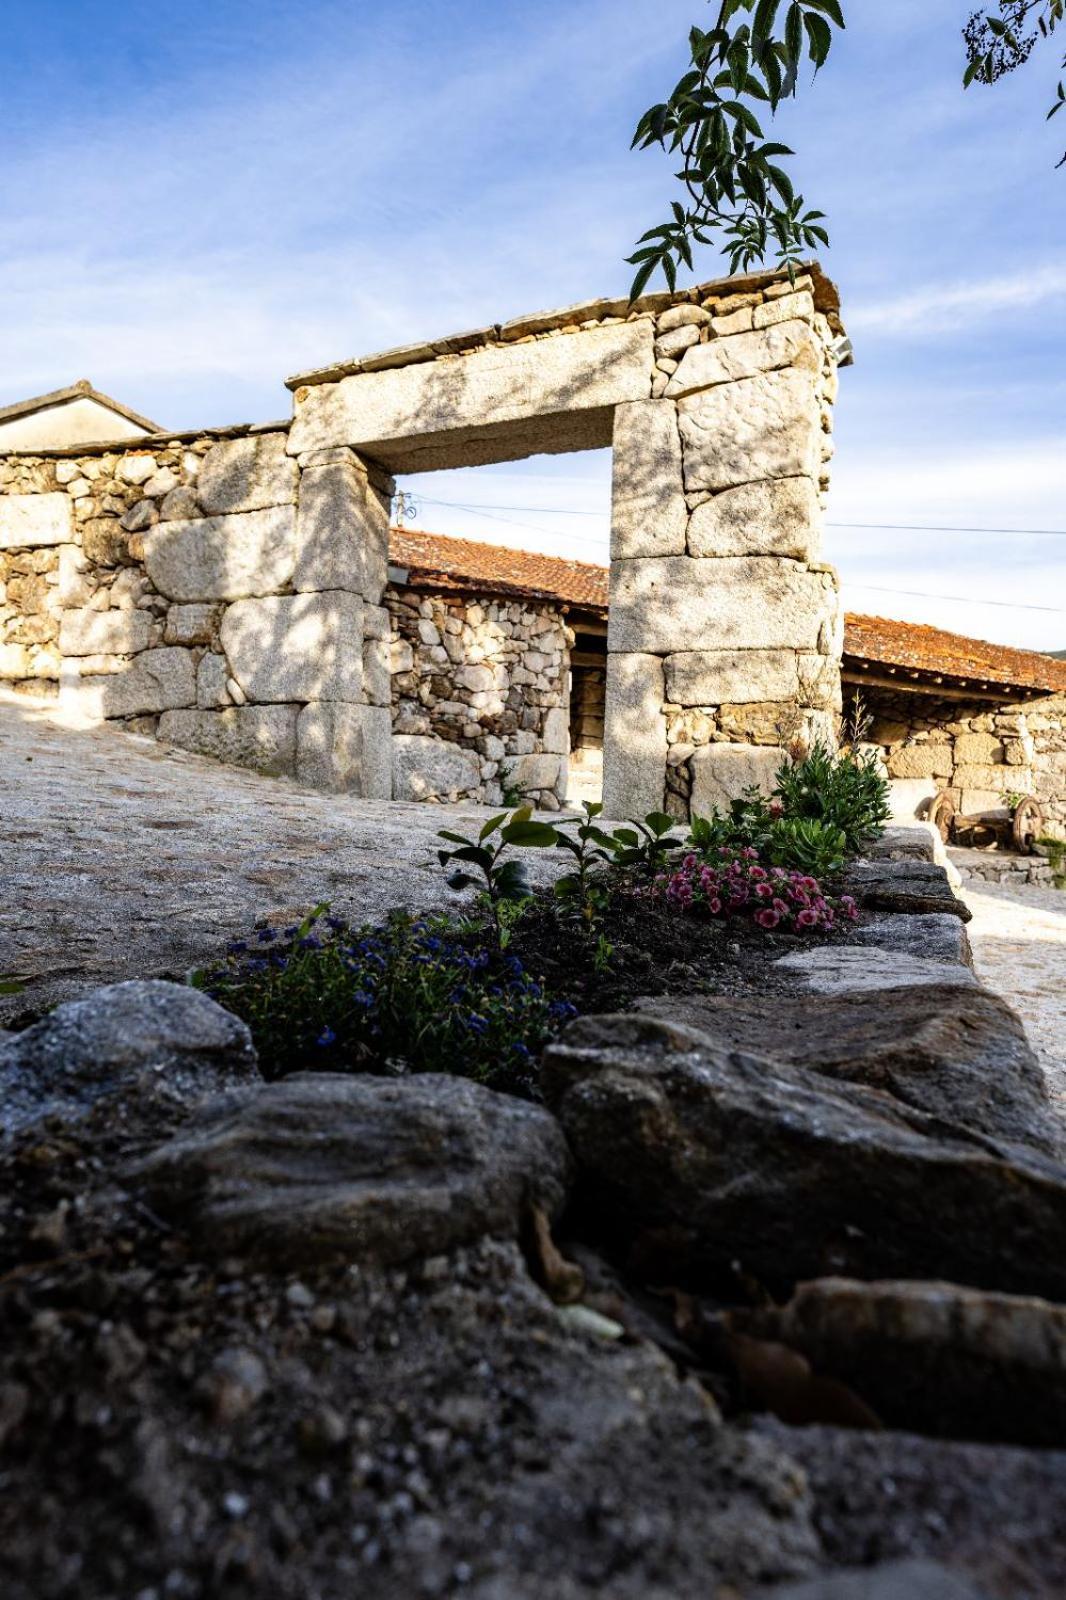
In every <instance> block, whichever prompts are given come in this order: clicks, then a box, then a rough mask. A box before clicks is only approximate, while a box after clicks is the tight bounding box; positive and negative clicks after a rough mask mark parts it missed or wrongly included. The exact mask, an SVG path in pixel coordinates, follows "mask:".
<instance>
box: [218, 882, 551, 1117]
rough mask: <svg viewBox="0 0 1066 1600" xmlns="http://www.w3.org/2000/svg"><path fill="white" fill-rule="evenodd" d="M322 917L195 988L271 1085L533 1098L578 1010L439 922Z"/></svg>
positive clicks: (244, 944)
mask: <svg viewBox="0 0 1066 1600" xmlns="http://www.w3.org/2000/svg"><path fill="white" fill-rule="evenodd" d="M327 910H328V908H327V907H325V906H318V907H316V909H315V910H314V911H313V912H312V913H311V914H310V916H308V917H307V918H305V920H304V921H303V922H302V923H300V925H299V926H298V927H292V928H286V929H285V930H284V932H283V933H282V934H280V935H279V934H277V933H275V931H274V930H273V929H271V928H260V929H259V930H258V931H257V932H256V934H255V936H254V938H253V939H252V940H250V941H244V940H238V941H237V942H235V943H234V944H232V945H230V947H229V951H228V955H227V958H226V960H225V961H224V962H223V963H221V965H219V966H217V967H215V968H213V969H211V970H208V971H204V972H198V973H194V974H193V978H192V982H193V983H194V984H195V986H196V987H197V988H200V989H203V990H205V991H206V992H207V993H208V994H209V995H211V996H212V998H213V999H215V1000H217V1001H218V1002H219V1004H220V1005H223V1006H225V1008H226V1009H227V1011H232V1012H233V1013H234V1014H235V1015H236V1016H238V1017H241V1018H243V1020H244V1021H245V1022H247V1024H248V1026H249V1027H250V1028H251V1030H252V1037H253V1039H254V1041H255V1046H256V1049H257V1050H258V1052H259V1060H260V1066H261V1068H262V1070H263V1073H264V1075H265V1076H266V1077H268V1078H279V1077H284V1076H285V1075H286V1074H288V1073H291V1072H307V1071H329V1072H379V1073H380V1072H403V1071H407V1070H411V1071H417V1072H452V1073H456V1074H458V1075H460V1076H462V1077H468V1078H475V1079H477V1080H478V1081H479V1082H481V1083H486V1084H489V1085H490V1086H491V1087H492V1088H495V1089H503V1090H507V1091H509V1092H510V1093H515V1094H522V1095H525V1096H527V1097H529V1096H531V1095H532V1094H533V1093H534V1092H535V1063H536V1059H537V1056H538V1054H539V1052H540V1050H541V1048H542V1047H543V1046H544V1045H545V1044H546V1043H547V1041H548V1039H549V1038H551V1036H552V1035H553V1034H554V1033H555V1032H556V1031H557V1029H558V1028H559V1027H560V1026H561V1024H562V1023H563V1022H564V1021H566V1020H567V1019H568V1018H569V1017H571V1016H573V1015H574V1008H573V1006H571V1005H569V1004H568V1003H567V1002H565V1001H554V1002H553V1001H552V1000H551V998H550V997H549V996H548V995H546V994H545V992H544V990H543V988H542V986H541V985H540V984H539V983H537V982H536V981H535V980H534V979H533V978H531V977H530V976H529V974H528V973H527V972H526V971H525V970H524V968H523V966H522V963H521V962H520V961H519V960H518V959H517V957H515V956H507V955H504V954H502V953H501V952H499V951H498V950H490V949H487V948H485V947H484V946H483V945H481V944H477V943H473V942H472V940H471V939H470V935H469V932H468V930H466V929H464V928H462V927H460V926H458V925H457V924H456V923H455V922H454V921H453V920H452V919H450V918H448V917H444V916H426V917H412V916H410V915H409V914H407V913H406V912H394V913H393V914H392V915H391V916H390V917H389V919H388V920H387V921H386V922H384V923H381V924H378V925H376V926H373V927H363V928H352V927H351V926H350V925H349V924H348V923H347V922H345V921H344V920H343V919H342V918H339V917H332V916H329V915H327V914H326V912H327Z"/></svg>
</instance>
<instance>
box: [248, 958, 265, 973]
mask: <svg viewBox="0 0 1066 1600" xmlns="http://www.w3.org/2000/svg"><path fill="white" fill-rule="evenodd" d="M266 970H267V963H266V962H265V961H264V960H263V958H262V956H254V957H253V958H252V960H251V961H249V963H248V971H249V972H265V971H266Z"/></svg>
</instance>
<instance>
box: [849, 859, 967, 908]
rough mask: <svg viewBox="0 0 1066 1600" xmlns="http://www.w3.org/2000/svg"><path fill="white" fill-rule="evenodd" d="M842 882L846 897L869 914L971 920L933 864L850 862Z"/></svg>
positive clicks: (962, 904)
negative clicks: (898, 913)
mask: <svg viewBox="0 0 1066 1600" xmlns="http://www.w3.org/2000/svg"><path fill="white" fill-rule="evenodd" d="M843 882H844V888H845V890H846V891H847V893H849V894H852V895H854V896H855V898H856V900H858V901H859V903H860V905H863V906H868V907H869V908H870V909H871V910H872V911H910V912H932V913H934V914H935V913H941V912H944V913H948V914H950V915H952V916H956V917H961V919H962V921H963V922H969V920H970V911H969V909H968V907H967V906H966V905H965V903H964V902H963V901H962V900H960V899H958V897H957V896H956V894H955V892H954V890H953V889H952V887H951V884H950V882H949V881H948V875H947V873H946V872H945V870H944V868H943V867H941V866H940V865H939V864H936V863H932V862H925V861H898V862H879V861H876V860H874V861H853V862H851V863H850V865H849V866H848V868H847V871H846V872H845V874H844V880H843Z"/></svg>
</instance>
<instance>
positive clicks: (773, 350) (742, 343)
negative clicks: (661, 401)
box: [666, 321, 821, 399]
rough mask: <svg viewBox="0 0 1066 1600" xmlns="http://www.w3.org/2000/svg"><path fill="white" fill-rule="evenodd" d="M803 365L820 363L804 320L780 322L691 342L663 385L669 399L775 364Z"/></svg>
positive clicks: (749, 375)
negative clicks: (730, 334) (759, 329)
mask: <svg viewBox="0 0 1066 1600" xmlns="http://www.w3.org/2000/svg"><path fill="white" fill-rule="evenodd" d="M792 366H796V367H802V368H804V369H805V370H806V371H808V372H816V371H817V370H818V368H819V367H820V366H821V358H820V355H819V351H818V347H817V345H816V344H815V341H814V336H813V334H812V333H811V330H810V327H809V326H808V324H807V323H805V322H800V321H791V322H789V321H783V322H781V323H779V324H778V325H777V326H776V327H773V328H766V329H765V330H762V331H757V332H754V333H738V334H734V335H733V337H732V338H726V339H712V341H711V343H710V344H697V345H693V346H692V348H691V349H689V350H686V351H685V353H684V355H683V356H682V357H681V364H680V366H679V367H678V369H677V371H676V372H675V373H674V375H673V377H672V378H671V379H670V382H669V383H668V384H667V386H666V393H667V395H668V396H669V397H670V398H672V399H680V398H681V397H682V395H691V394H694V393H696V392H697V391H698V390H701V389H710V388H714V387H716V386H717V385H718V384H721V383H735V382H736V381H737V380H738V379H743V378H754V377H756V376H757V375H758V374H759V373H763V372H773V371H775V370H776V369H777V368H778V367H792Z"/></svg>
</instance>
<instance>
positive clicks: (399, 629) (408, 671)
mask: <svg viewBox="0 0 1066 1600" xmlns="http://www.w3.org/2000/svg"><path fill="white" fill-rule="evenodd" d="M385 604H386V606H387V608H388V612H389V617H390V620H391V634H390V666H391V673H392V710H393V762H394V784H395V791H394V792H395V798H396V799H398V800H460V799H471V800H476V801H480V802H482V803H484V804H486V805H499V804H501V803H502V802H503V799H504V796H505V795H508V796H512V795H513V796H518V795H521V796H522V797H523V798H524V799H529V800H531V801H533V802H534V803H535V804H536V805H538V806H540V807H542V808H543V809H545V810H549V811H555V810H558V808H559V806H560V803H561V802H562V801H563V800H564V799H565V797H566V767H567V762H566V757H567V750H568V730H567V676H568V663H569V648H570V645H571V644H572V642H573V634H572V633H571V631H570V629H569V628H568V627H567V624H566V622H565V620H564V617H563V614H562V611H561V610H560V608H559V607H558V606H555V605H550V604H547V603H545V602H537V601H533V600H528V601H524V600H514V599H507V598H505V597H503V596H498V597H494V596H490V595H461V594H454V593H436V592H434V593H429V592H425V591H422V590H419V589H415V588H408V587H406V586H405V587H390V588H389V589H387V590H386V593H385Z"/></svg>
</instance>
